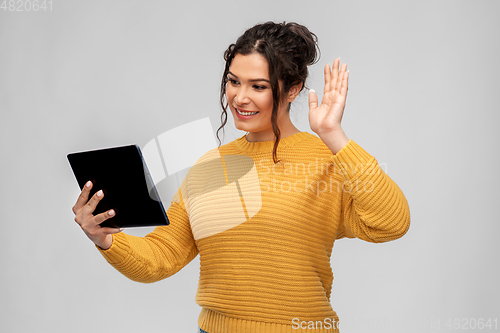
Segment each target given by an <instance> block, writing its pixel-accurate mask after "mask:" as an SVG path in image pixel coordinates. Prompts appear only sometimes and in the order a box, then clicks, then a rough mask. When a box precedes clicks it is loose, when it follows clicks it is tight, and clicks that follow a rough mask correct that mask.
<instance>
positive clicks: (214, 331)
mask: <svg viewBox="0 0 500 333" xmlns="http://www.w3.org/2000/svg"><path fill="white" fill-rule="evenodd" d="M273 144H274V142H272V141H266V142H248V141H247V140H246V137H245V136H242V137H240V138H239V139H236V140H234V141H232V142H231V143H228V144H226V145H223V146H221V147H220V148H219V149H217V150H213V151H211V152H209V153H207V154H206V155H205V156H203V157H202V158H201V159H200V160H199V161H198V163H197V164H196V165H195V166H193V167H192V168H191V169H190V171H189V172H188V175H187V176H186V178H185V179H184V181H183V182H182V185H181V187H180V188H179V190H178V192H177V194H176V195H175V196H174V198H173V200H172V202H171V204H170V207H169V208H168V210H167V216H168V218H169V220H170V225H168V226H161V227H157V228H155V230H154V231H153V232H151V233H149V234H148V235H146V236H145V237H136V236H131V235H127V234H125V233H123V232H122V233H118V234H115V235H113V243H112V246H111V247H110V248H109V249H108V250H102V249H99V251H100V252H101V253H102V255H103V256H104V257H105V258H106V260H107V261H108V262H109V263H110V264H111V265H112V266H114V267H115V268H116V269H117V270H118V271H120V272H121V273H122V274H124V275H125V276H127V277H128V278H130V279H132V280H134V281H139V282H144V283H150V282H155V281H159V280H162V279H164V278H166V277H169V276H171V275H173V274H175V273H176V272H178V271H179V270H180V269H181V268H182V267H184V266H185V265H186V264H188V263H189V262H190V261H191V260H192V259H194V258H195V257H196V256H197V255H198V254H200V279H199V284H198V292H197V295H196V302H197V303H198V304H199V305H200V306H201V307H202V310H201V314H200V316H199V319H198V325H199V326H200V327H201V328H202V329H204V330H205V331H207V332H210V333H222V332H229V333H234V332H245V333H246V332H252V333H263V332H266V333H267V332H269V333H270V332H309V333H311V332H316V333H323V332H338V330H336V329H334V327H335V323H338V317H337V315H336V313H335V311H334V310H333V309H332V306H331V304H330V293H331V288H332V282H333V274H332V269H331V266H330V255H331V252H332V248H333V244H334V241H335V240H336V239H339V238H342V237H349V238H354V237H357V238H360V239H362V240H365V241H368V242H374V243H377V242H386V241H390V240H394V239H397V238H399V237H401V236H403V235H404V234H405V233H406V231H407V230H408V228H409V224H410V213H409V207H408V203H407V201H406V198H405V197H404V195H403V193H402V192H401V190H400V189H399V187H398V186H397V185H396V184H395V183H394V181H392V180H391V179H390V178H389V176H388V175H387V174H386V173H385V172H384V171H383V170H382V169H381V167H380V165H379V164H378V163H377V161H376V160H375V158H374V157H372V156H371V155H370V154H368V153H367V152H366V151H365V150H364V149H363V148H361V147H360V146H359V145H358V144H357V143H355V142H354V141H353V140H350V141H349V142H348V143H347V145H346V146H345V147H343V148H342V149H341V150H340V151H339V152H338V153H337V154H335V155H334V154H332V152H331V151H330V150H329V149H328V147H327V146H326V145H325V144H324V143H323V142H322V141H321V140H320V139H319V138H318V137H316V136H314V135H312V134H309V133H307V132H301V133H297V134H294V135H291V136H289V137H286V138H284V139H282V140H281V141H280V143H279V147H278V159H279V162H278V164H276V165H275V164H274V162H273V158H272V150H273Z"/></svg>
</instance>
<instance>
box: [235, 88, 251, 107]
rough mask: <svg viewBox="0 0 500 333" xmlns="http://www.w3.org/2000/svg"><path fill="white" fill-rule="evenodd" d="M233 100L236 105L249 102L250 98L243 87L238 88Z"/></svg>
mask: <svg viewBox="0 0 500 333" xmlns="http://www.w3.org/2000/svg"><path fill="white" fill-rule="evenodd" d="M234 101H235V102H236V104H238V105H245V104H248V103H250V98H248V96H247V94H246V93H245V91H244V90H243V89H240V90H239V91H238V93H237V94H236V96H234Z"/></svg>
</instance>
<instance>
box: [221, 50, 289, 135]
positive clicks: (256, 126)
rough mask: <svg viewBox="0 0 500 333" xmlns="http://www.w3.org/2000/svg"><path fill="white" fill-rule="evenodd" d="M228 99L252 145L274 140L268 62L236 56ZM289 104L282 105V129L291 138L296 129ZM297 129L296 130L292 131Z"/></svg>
mask: <svg viewBox="0 0 500 333" xmlns="http://www.w3.org/2000/svg"><path fill="white" fill-rule="evenodd" d="M226 99H227V102H228V105H229V108H230V109H231V113H232V114H233V118H234V123H235V125H236V128H238V129H239V130H242V131H246V132H249V134H248V136H247V140H249V141H268V140H274V133H273V128H272V124H271V115H272V111H273V92H272V88H271V82H270V79H269V71H268V64H267V60H266V59H265V58H264V57H263V56H262V55H260V54H258V53H250V54H248V55H242V54H236V55H235V56H234V58H233V60H232V62H231V66H230V67H229V73H228V83H227V86H226ZM287 107H288V103H286V102H285V103H281V104H280V110H279V111H278V126H279V128H280V130H281V131H282V133H283V136H282V137H285V136H287V132H290V130H292V131H293V129H295V132H296V131H297V130H296V128H295V127H294V126H293V124H292V123H291V121H290V117H289V115H288V110H287ZM291 127H293V129H292V128H291Z"/></svg>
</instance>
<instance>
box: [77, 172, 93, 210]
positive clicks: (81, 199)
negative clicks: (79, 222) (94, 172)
mask: <svg viewBox="0 0 500 333" xmlns="http://www.w3.org/2000/svg"><path fill="white" fill-rule="evenodd" d="M91 189H92V182H91V181H90V180H89V181H88V182H87V183H86V184H85V186H84V187H83V189H82V192H81V193H80V195H79V196H78V199H77V200H76V203H75V205H74V206H73V213H75V214H76V213H78V211H79V210H80V209H82V207H83V206H85V204H86V203H87V201H88V199H89V193H90V190H91Z"/></svg>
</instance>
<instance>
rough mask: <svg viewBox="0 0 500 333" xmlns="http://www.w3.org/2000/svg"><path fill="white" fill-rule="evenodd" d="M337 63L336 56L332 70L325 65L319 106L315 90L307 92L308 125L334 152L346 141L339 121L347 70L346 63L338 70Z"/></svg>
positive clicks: (347, 76)
mask: <svg viewBox="0 0 500 333" xmlns="http://www.w3.org/2000/svg"><path fill="white" fill-rule="evenodd" d="M339 65H340V58H337V59H335V61H334V62H333V70H330V64H327V65H326V66H325V88H324V92H323V100H322V101H321V105H320V106H318V96H317V95H316V92H314V91H310V92H309V125H310V126H311V129H312V130H313V131H314V132H315V133H317V134H318V136H319V137H320V138H321V139H322V140H323V141H324V142H325V143H326V144H327V145H328V146H329V147H330V149H331V150H332V152H333V153H334V154H335V153H336V152H337V151H338V150H340V149H341V148H342V147H343V146H344V145H345V144H346V143H347V141H348V139H347V136H346V135H345V133H344V131H343V130H342V127H341V124H340V123H341V121H342V116H343V114H344V108H345V102H346V98H347V87H348V83H349V72H348V71H347V64H342V66H341V68H340V71H339ZM331 145H334V146H335V148H333V147H331ZM339 147H340V148H339ZM332 148H333V149H332ZM333 150H336V151H333Z"/></svg>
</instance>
